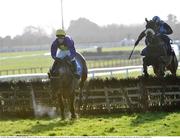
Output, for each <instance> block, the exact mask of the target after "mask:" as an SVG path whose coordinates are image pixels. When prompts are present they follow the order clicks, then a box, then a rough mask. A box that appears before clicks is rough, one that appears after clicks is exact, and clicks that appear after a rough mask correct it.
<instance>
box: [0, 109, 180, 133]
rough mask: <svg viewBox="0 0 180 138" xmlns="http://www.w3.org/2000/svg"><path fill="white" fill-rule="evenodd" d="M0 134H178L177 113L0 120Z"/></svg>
mask: <svg viewBox="0 0 180 138" xmlns="http://www.w3.org/2000/svg"><path fill="white" fill-rule="evenodd" d="M0 124H1V125H0V135H1V136H20V135H27V136H179V135H180V112H174V113H166V112H151V113H150V112H148V113H135V114H131V115H129V114H122V113H121V114H109V115H94V116H91V115H87V116H82V117H80V118H79V119H76V120H65V121H61V120H60V118H54V119H48V118H44V119H8V118H4V119H2V118H1V120H0Z"/></svg>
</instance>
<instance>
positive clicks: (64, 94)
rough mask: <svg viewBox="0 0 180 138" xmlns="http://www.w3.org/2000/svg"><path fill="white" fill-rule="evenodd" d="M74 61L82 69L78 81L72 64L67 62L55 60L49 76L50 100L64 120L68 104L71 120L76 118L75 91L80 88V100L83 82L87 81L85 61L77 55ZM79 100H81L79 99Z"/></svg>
mask: <svg viewBox="0 0 180 138" xmlns="http://www.w3.org/2000/svg"><path fill="white" fill-rule="evenodd" d="M75 58H76V61H77V62H78V64H79V65H80V66H81V67H82V70H81V74H80V76H81V78H80V80H78V79H77V78H75V76H74V73H73V68H72V64H71V62H70V61H68V60H62V59H56V60H55V64H56V65H55V68H54V70H53V71H52V73H51V75H50V76H49V78H50V82H51V88H52V98H53V100H54V101H55V102H57V103H56V104H57V105H56V106H57V108H59V107H60V112H61V117H62V119H65V111H64V109H65V103H68V105H69V109H70V112H71V118H76V114H75V105H74V102H75V89H76V88H80V96H79V97H80V98H81V96H82V89H83V86H84V82H85V81H86V79H87V66H86V62H85V59H84V58H83V57H82V55H80V54H79V53H77V54H76V57H75ZM80 100H81V99H80Z"/></svg>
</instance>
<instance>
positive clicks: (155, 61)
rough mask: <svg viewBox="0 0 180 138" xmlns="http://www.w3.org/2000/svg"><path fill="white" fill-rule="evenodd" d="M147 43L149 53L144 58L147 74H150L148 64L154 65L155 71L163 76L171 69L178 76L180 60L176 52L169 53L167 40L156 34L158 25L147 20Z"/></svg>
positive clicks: (159, 75)
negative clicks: (179, 62)
mask: <svg viewBox="0 0 180 138" xmlns="http://www.w3.org/2000/svg"><path fill="white" fill-rule="evenodd" d="M146 22H147V25H146V30H145V34H146V44H147V54H146V56H145V57H144V58H143V69H144V74H145V76H148V72H147V66H149V65H152V67H153V70H154V73H155V74H156V76H158V77H163V76H164V74H165V71H166V70H170V72H171V73H172V75H173V76H176V71H177V67H178V61H177V58H176V55H175V54H172V55H168V53H167V49H166V42H165V41H164V40H163V39H162V37H160V36H157V35H156V33H155V32H156V29H157V26H156V24H155V23H154V22H153V21H151V20H150V21H148V20H146Z"/></svg>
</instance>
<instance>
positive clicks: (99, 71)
mask: <svg viewBox="0 0 180 138" xmlns="http://www.w3.org/2000/svg"><path fill="white" fill-rule="evenodd" d="M178 69H180V66H179V67H178ZM133 71H140V72H141V73H142V72H143V67H142V66H126V67H113V68H95V69H89V70H88V78H95V77H97V76H104V75H106V76H110V77H111V76H112V75H113V74H118V73H125V75H126V78H127V77H130V76H129V73H130V72H133ZM33 79H48V75H47V74H46V73H37V74H18V75H5V76H0V81H14V80H16V81H17V80H22V81H23V80H24V81H28V80H33Z"/></svg>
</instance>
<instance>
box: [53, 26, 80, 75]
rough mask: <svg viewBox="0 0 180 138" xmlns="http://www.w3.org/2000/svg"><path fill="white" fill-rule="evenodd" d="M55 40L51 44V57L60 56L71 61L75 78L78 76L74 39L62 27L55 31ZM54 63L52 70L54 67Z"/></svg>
mask: <svg viewBox="0 0 180 138" xmlns="http://www.w3.org/2000/svg"><path fill="white" fill-rule="evenodd" d="M56 37H57V38H56V40H55V41H54V42H53V43H52V45H51V56H52V58H53V59H56V58H60V59H63V60H69V61H71V63H72V65H73V71H74V75H75V77H76V78H79V74H78V73H77V65H76V61H75V56H76V49H75V47H74V41H73V40H72V38H71V37H70V36H68V35H66V32H65V31H64V30H62V29H58V30H57V31H56ZM54 66H55V65H54V64H53V67H52V71H53V69H54Z"/></svg>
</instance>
